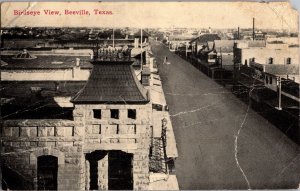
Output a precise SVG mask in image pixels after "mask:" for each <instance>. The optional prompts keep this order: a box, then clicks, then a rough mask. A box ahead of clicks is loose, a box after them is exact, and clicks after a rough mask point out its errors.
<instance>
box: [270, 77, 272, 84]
mask: <svg viewBox="0 0 300 191" xmlns="http://www.w3.org/2000/svg"><path fill="white" fill-rule="evenodd" d="M270 84H272V77H271V76H270Z"/></svg>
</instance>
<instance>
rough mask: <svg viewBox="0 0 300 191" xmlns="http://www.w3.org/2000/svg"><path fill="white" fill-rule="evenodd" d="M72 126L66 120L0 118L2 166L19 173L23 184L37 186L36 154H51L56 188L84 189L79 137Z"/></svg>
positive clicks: (31, 187)
mask: <svg viewBox="0 0 300 191" xmlns="http://www.w3.org/2000/svg"><path fill="white" fill-rule="evenodd" d="M75 129H76V124H75V123H74V122H73V121H69V120H7V121H4V124H3V132H2V135H3V136H2V141H3V147H2V151H1V157H2V159H3V160H4V164H5V166H7V167H8V168H9V169H11V170H12V171H14V172H15V173H16V174H19V175H20V177H21V178H22V180H20V181H24V182H26V183H27V185H26V186H25V187H26V188H28V189H37V158H38V157H39V156H43V155H52V156H55V157H57V159H58V173H57V179H58V189H64V190H74V189H84V166H83V164H82V161H83V160H82V158H83V154H82V137H80V136H78V135H77V134H76V133H75ZM23 186H24V185H23ZM22 189H24V188H22Z"/></svg>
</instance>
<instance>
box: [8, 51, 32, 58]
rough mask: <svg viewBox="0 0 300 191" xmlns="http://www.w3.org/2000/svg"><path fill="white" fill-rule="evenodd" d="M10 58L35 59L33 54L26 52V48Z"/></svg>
mask: <svg viewBox="0 0 300 191" xmlns="http://www.w3.org/2000/svg"><path fill="white" fill-rule="evenodd" d="M12 58H13V59H35V58H36V56H33V55H31V54H29V53H28V52H27V50H26V49H24V50H23V52H21V53H19V54H17V55H15V56H14V57H12Z"/></svg>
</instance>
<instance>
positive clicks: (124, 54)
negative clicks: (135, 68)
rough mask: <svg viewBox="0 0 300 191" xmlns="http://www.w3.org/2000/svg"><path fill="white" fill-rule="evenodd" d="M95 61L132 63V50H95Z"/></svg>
mask: <svg viewBox="0 0 300 191" xmlns="http://www.w3.org/2000/svg"><path fill="white" fill-rule="evenodd" d="M94 61H131V49H129V48H127V49H126V48H123V49H117V48H111V49H109V48H106V49H105V48H100V49H95V50H94Z"/></svg>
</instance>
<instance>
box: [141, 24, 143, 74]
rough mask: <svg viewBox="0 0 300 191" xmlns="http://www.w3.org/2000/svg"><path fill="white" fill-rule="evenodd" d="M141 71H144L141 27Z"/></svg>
mask: <svg viewBox="0 0 300 191" xmlns="http://www.w3.org/2000/svg"><path fill="white" fill-rule="evenodd" d="M141 69H142V70H143V28H142V27H141Z"/></svg>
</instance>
